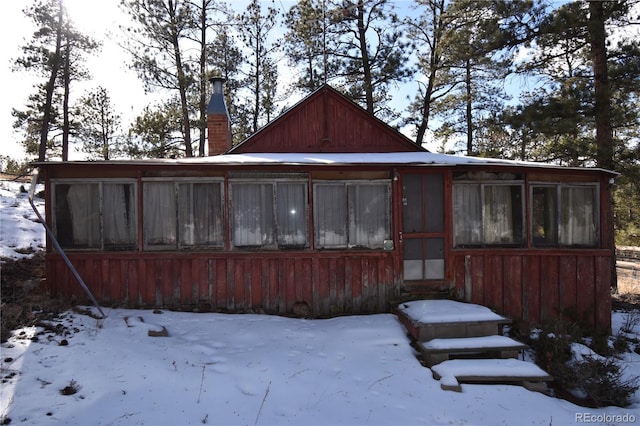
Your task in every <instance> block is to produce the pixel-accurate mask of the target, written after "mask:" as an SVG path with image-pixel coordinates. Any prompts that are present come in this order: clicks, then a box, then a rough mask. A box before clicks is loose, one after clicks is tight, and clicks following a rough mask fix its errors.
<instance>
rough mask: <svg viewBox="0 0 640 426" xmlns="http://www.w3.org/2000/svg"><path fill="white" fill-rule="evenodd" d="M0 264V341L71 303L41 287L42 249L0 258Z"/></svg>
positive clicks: (61, 310) (62, 309)
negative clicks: (31, 253)
mask: <svg viewBox="0 0 640 426" xmlns="http://www.w3.org/2000/svg"><path fill="white" fill-rule="evenodd" d="M0 267H1V268H2V275H1V279H0V284H1V289H0V291H1V293H2V305H1V306H2V311H1V315H2V318H0V342H6V341H7V339H8V338H9V337H11V333H12V331H13V330H15V329H18V328H20V327H26V326H32V325H38V324H40V323H41V322H42V321H46V320H50V319H53V318H55V317H56V316H57V315H58V314H60V313H61V312H63V311H65V310H67V309H69V308H70V307H71V304H70V303H69V302H65V301H63V300H61V299H52V298H51V297H50V296H49V294H48V293H47V291H46V289H45V288H44V286H43V284H42V280H43V278H44V253H43V252H38V253H35V254H34V255H33V256H32V257H29V258H24V259H18V260H14V259H7V258H0Z"/></svg>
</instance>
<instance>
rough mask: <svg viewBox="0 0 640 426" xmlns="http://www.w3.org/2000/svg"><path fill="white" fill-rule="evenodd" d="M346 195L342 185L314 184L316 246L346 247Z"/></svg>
mask: <svg viewBox="0 0 640 426" xmlns="http://www.w3.org/2000/svg"><path fill="white" fill-rule="evenodd" d="M346 195H347V194H346V189H345V186H344V185H326V184H316V186H315V199H314V205H315V208H314V210H315V228H316V231H315V236H316V245H317V247H319V248H322V247H346V245H347V202H346V200H347V197H346Z"/></svg>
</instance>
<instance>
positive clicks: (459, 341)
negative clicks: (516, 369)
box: [418, 336, 528, 367]
mask: <svg viewBox="0 0 640 426" xmlns="http://www.w3.org/2000/svg"><path fill="white" fill-rule="evenodd" d="M527 347H528V346H527V345H525V344H524V343H521V342H518V341H517V340H513V339H511V338H509V337H506V336H482V337H465V338H450V339H441V338H438V339H432V340H429V341H428V342H418V348H419V349H420V351H421V352H422V355H423V357H424V360H425V362H426V364H427V366H428V367H431V366H433V365H435V364H439V363H441V362H443V361H447V360H449V359H450V358H451V356H455V355H461V354H465V355H469V354H478V355H485V357H487V356H491V357H497V358H517V357H518V354H519V353H520V351H522V350H524V349H526V348H527Z"/></svg>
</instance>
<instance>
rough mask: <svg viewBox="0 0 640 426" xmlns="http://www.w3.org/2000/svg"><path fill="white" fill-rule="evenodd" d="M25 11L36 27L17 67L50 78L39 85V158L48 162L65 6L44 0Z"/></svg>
mask: <svg viewBox="0 0 640 426" xmlns="http://www.w3.org/2000/svg"><path fill="white" fill-rule="evenodd" d="M24 14H25V15H26V16H27V17H29V18H31V20H32V21H33V22H34V23H35V25H36V27H37V30H36V31H35V32H34V34H33V37H32V39H31V42H30V43H28V44H27V45H25V46H23V47H22V51H23V56H22V57H20V58H18V59H17V60H16V61H15V63H16V67H17V68H18V69H24V70H28V71H30V70H35V71H36V72H39V73H40V74H41V75H43V76H46V78H47V82H46V84H45V85H43V86H40V87H39V88H40V89H41V90H43V91H44V97H43V98H42V99H38V100H41V101H42V107H41V108H40V107H38V110H40V111H41V117H42V118H41V119H40V123H39V145H38V161H45V158H46V151H47V145H48V143H49V127H50V124H51V115H52V108H53V105H52V104H53V97H54V91H55V84H56V79H57V78H58V71H59V69H60V64H61V62H62V60H61V59H62V53H61V47H62V32H63V24H64V6H63V4H62V0H41V1H39V2H37V3H35V4H34V5H33V6H31V7H30V8H29V9H25V10H24ZM32 100H36V98H35V97H33V98H32Z"/></svg>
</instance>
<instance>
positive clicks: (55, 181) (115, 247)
mask: <svg viewBox="0 0 640 426" xmlns="http://www.w3.org/2000/svg"><path fill="white" fill-rule="evenodd" d="M50 184H51V213H52V219H51V226H52V230H53V232H54V235H55V236H56V239H57V240H58V242H59V243H60V244H61V246H62V247H63V248H64V249H65V250H69V251H133V250H138V248H139V247H140V241H139V233H138V230H139V223H138V181H137V179H135V178H97V179H83V178H52V179H51V181H50ZM105 184H110V185H111V184H122V185H131V188H132V190H131V195H132V198H131V200H130V205H131V209H132V211H131V218H132V221H131V224H132V226H133V229H132V230H131V234H132V236H133V242H131V243H127V244H106V236H105V219H104V218H105V206H104V203H105V200H104V185H105ZM58 185H97V186H98V212H97V218H98V224H97V226H98V233H99V235H98V239H99V242H100V244H99V245H96V246H90V247H82V246H67V245H65V244H64V243H61V242H60V236H59V235H58V223H59V220H60V219H61V218H59V217H58V214H57V212H56V210H57V205H58V204H57V203H58V200H57V191H56V186H58Z"/></svg>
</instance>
